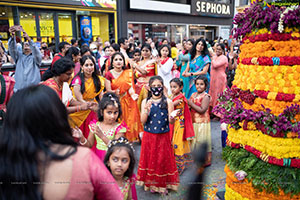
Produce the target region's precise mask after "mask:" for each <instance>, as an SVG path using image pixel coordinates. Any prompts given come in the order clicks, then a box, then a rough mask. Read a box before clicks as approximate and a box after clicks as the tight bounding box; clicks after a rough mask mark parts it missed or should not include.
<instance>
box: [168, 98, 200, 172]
mask: <svg viewBox="0 0 300 200" xmlns="http://www.w3.org/2000/svg"><path fill="white" fill-rule="evenodd" d="M176 100H182V102H181V103H180V104H178V105H177V106H176V107H175V108H174V109H175V110H177V109H179V110H180V115H179V116H176V117H175V123H174V125H172V124H171V125H170V127H171V131H170V133H171V141H172V146H173V150H174V154H175V159H176V165H177V169H178V173H179V174H182V172H183V171H184V169H185V168H187V167H188V166H190V164H191V163H192V155H191V150H190V144H189V141H191V140H192V139H194V136H195V134H194V129H193V123H192V118H191V113H190V110H189V108H188V105H187V101H186V98H185V97H184V95H183V94H182V93H181V94H180V95H178V96H177V97H175V98H174V99H173V102H174V101H176Z"/></svg>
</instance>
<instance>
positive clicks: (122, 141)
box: [103, 137, 136, 178]
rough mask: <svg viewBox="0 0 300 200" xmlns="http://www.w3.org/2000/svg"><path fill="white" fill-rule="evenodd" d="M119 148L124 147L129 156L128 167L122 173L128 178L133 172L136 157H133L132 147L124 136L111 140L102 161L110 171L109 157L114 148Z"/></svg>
mask: <svg viewBox="0 0 300 200" xmlns="http://www.w3.org/2000/svg"><path fill="white" fill-rule="evenodd" d="M121 148H124V149H126V151H127V153H128V155H129V158H130V163H129V166H128V169H127V171H126V172H125V173H124V176H127V177H129V178H130V177H131V176H132V174H133V171H134V166H135V163H136V159H135V156H134V151H133V147H132V145H131V144H130V142H129V141H128V140H127V139H126V138H125V137H120V138H118V139H116V140H112V141H111V145H110V146H109V148H108V149H107V152H106V155H105V158H104V161H103V162H104V164H105V165H106V167H107V169H108V170H109V171H110V172H111V169H110V167H109V166H108V161H109V157H110V156H111V154H113V153H114V152H115V151H116V150H120V149H121Z"/></svg>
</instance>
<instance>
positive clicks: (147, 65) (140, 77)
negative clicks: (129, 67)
mask: <svg viewBox="0 0 300 200" xmlns="http://www.w3.org/2000/svg"><path fill="white" fill-rule="evenodd" d="M141 49H142V50H141V53H142V60H141V61H140V62H139V65H133V69H134V70H135V76H136V85H135V91H136V93H137V94H138V95H139V99H138V106H139V109H141V104H142V101H143V99H145V98H147V95H148V89H147V88H148V87H147V84H148V82H149V79H150V78H151V77H152V76H155V74H156V60H155V59H152V58H151V47H150V45H149V44H147V43H146V44H144V45H143V46H142V48H141Z"/></svg>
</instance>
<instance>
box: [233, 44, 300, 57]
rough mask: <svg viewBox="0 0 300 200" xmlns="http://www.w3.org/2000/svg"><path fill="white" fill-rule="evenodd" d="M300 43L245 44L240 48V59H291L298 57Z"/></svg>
mask: <svg viewBox="0 0 300 200" xmlns="http://www.w3.org/2000/svg"><path fill="white" fill-rule="evenodd" d="M299 46H300V41H299V40H289V41H274V40H268V41H263V42H255V43H246V44H242V45H241V46H240V50H241V53H240V55H239V57H240V59H244V58H252V57H284V56H288V57H293V56H297V57H299V56H300V51H299Z"/></svg>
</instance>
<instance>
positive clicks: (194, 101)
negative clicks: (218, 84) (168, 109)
mask: <svg viewBox="0 0 300 200" xmlns="http://www.w3.org/2000/svg"><path fill="white" fill-rule="evenodd" d="M208 84H209V83H208V80H207V78H206V76H205V75H200V76H198V77H197V78H196V80H195V86H196V90H197V92H195V93H193V94H192V96H191V98H190V99H189V100H188V103H189V106H190V107H191V114H192V120H193V126H194V132H195V139H194V140H193V142H192V148H193V149H195V148H197V147H199V146H200V145H201V144H202V143H207V145H208V149H207V152H208V153H207V157H206V162H205V165H204V166H209V165H211V153H212V147H211V129H210V116H209V110H208V107H209V102H210V96H209V94H207V93H206V92H205V90H206V89H207V88H208V86H209V85H208Z"/></svg>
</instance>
